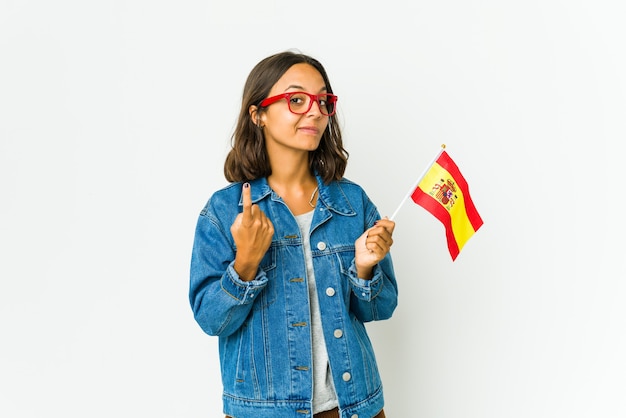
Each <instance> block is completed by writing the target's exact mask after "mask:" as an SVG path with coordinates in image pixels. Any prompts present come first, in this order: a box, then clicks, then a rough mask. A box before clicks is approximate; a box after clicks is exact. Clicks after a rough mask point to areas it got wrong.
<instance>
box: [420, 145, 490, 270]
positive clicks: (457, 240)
mask: <svg viewBox="0 0 626 418" xmlns="http://www.w3.org/2000/svg"><path fill="white" fill-rule="evenodd" d="M411 199H413V201H414V202H415V203H417V204H418V205H420V206H422V207H423V208H424V209H426V210H427V211H428V212H430V213H431V214H432V215H433V216H434V217H435V218H437V219H439V221H440V222H441V223H442V224H443V226H444V227H445V229H446V239H447V241H448V251H449V252H450V255H451V256H452V261H454V260H455V259H456V257H457V256H458V255H459V252H460V251H461V249H462V248H463V246H464V245H465V243H466V242H467V241H468V240H469V239H470V238H471V236H472V235H474V233H475V232H476V231H478V228H480V227H481V226H482V224H483V220H482V219H481V218H480V215H479V214H478V211H477V210H476V207H475V206H474V202H472V198H471V196H470V193H469V188H468V185H467V182H466V181H465V178H464V177H463V175H462V174H461V172H460V171H459V168H458V167H457V165H456V164H455V163H454V161H452V159H451V158H450V156H449V155H448V153H447V152H445V151H443V152H442V153H441V155H439V158H437V160H436V161H435V162H434V163H433V164H432V166H431V167H430V168H429V169H428V171H427V172H426V174H425V175H424V177H423V178H422V180H421V181H420V182H419V184H418V185H417V187H416V188H415V190H414V191H413V193H412V194H411Z"/></svg>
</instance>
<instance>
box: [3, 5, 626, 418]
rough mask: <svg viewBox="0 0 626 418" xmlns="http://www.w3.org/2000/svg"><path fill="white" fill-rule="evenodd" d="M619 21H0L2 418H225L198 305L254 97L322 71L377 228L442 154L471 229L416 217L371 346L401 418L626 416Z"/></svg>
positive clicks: (251, 11) (516, 15) (156, 11)
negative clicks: (198, 264)
mask: <svg viewBox="0 0 626 418" xmlns="http://www.w3.org/2000/svg"><path fill="white" fill-rule="evenodd" d="M625 12H626V7H625V6H624V2H622V1H620V0H615V1H610V0H594V1H591V0H589V1H584V0H569V1H559V0H542V1H524V2H522V1H506V2H502V1H495V0H476V1H471V2H469V1H462V0H446V1H438V2H432V1H428V2H426V1H397V0H391V1H387V2H383V3H381V2H373V1H372V2H367V1H326V0H322V1H318V2H313V3H311V2H307V3H300V2H294V1H287V0H273V1H265V2H262V1H233V2H227V1H220V2H214V1H184V0H181V1H176V2H174V1H169V2H167V1H158V0H156V1H155V0H152V1H147V0H117V1H100V2H86V1H79V0H76V1H69V0H60V1H54V2H47V1H41V0H40V1H36V0H31V1H28V0H20V1H17V0H14V1H11V0H2V1H0V202H1V204H0V257H1V259H0V335H1V343H0V416H2V417H11V418H21V417H49V416H64V417H111V416H115V417H168V418H169V417H220V416H221V398H220V392H221V384H220V377H219V371H218V357H217V351H216V350H217V339H216V338H213V337H209V336H206V335H204V334H203V333H202V331H201V330H200V328H199V327H198V326H197V325H196V324H195V322H194V320H193V317H192V315H191V309H190V308H189V305H188V301H187V286H188V266H189V259H190V251H191V244H192V239H193V230H194V226H195V222H196V218H197V215H198V213H199V211H200V209H201V208H202V206H203V205H204V203H205V201H206V199H207V198H208V196H209V195H210V194H211V193H212V192H213V191H214V190H215V189H217V188H219V187H221V186H223V185H224V184H225V180H224V178H223V176H222V167H223V159H224V156H225V154H226V151H227V147H228V145H229V138H230V135H231V133H232V130H233V126H234V123H235V120H236V117H237V112H238V105H239V100H240V95H241V91H242V88H243V83H244V80H245V77H246V76H247V74H248V72H249V71H250V70H251V68H252V67H253V66H254V64H256V63H257V62H258V61H259V60H260V59H262V58H264V57H265V56H267V55H269V54H272V53H275V52H279V51H282V50H285V49H288V48H298V49H299V50H301V51H302V52H305V53H308V54H311V55H313V56H315V57H317V58H318V59H320V60H321V61H322V63H324V65H325V66H326V69H327V70H328V72H329V75H330V77H331V81H332V83H333V87H334V90H335V92H336V93H337V94H338V95H339V96H340V107H339V111H340V114H341V120H342V123H343V128H344V135H345V142H346V146H347V148H348V150H349V151H350V163H349V166H348V167H349V168H348V172H347V177H348V178H350V179H352V180H355V181H357V182H358V183H360V184H361V185H363V186H364V187H365V189H366V190H367V191H368V193H369V194H370V196H371V197H372V199H373V200H374V201H375V202H376V203H377V205H378V207H379V209H380V211H381V212H382V213H383V214H387V215H390V214H391V213H392V212H393V211H394V209H395V208H396V207H397V205H398V204H399V203H400V201H401V199H402V198H403V197H404V195H405V194H406V192H407V191H408V188H409V187H410V186H411V184H412V183H413V181H414V180H415V178H416V177H417V175H418V174H419V173H420V172H421V171H422V170H423V169H424V166H425V164H427V163H428V161H430V159H431V158H432V157H433V156H434V154H435V153H436V152H437V150H438V148H439V146H440V144H442V143H445V144H447V146H448V152H449V153H450V155H451V156H452V158H453V159H454V160H455V161H456V162H457V164H458V165H459V167H460V169H461V171H462V172H463V174H464V175H465V177H466V179H467V180H468V182H469V185H470V190H471V192H472V196H473V198H474V202H475V204H476V206H477V208H478V210H479V212H480V214H481V215H482V217H483V219H484V221H485V224H484V226H483V227H482V229H480V230H479V231H478V233H477V234H476V235H475V236H474V237H473V238H472V239H471V240H470V241H469V242H468V244H467V245H466V247H465V248H464V249H463V251H462V252H461V254H460V256H459V258H458V259H457V261H456V262H454V263H453V262H452V261H451V260H450V256H449V254H448V252H447V248H446V244H445V238H444V231H443V227H442V226H441V224H439V222H438V221H437V220H436V219H435V218H434V217H432V216H431V215H429V214H428V213H427V212H426V211H425V210H423V209H422V208H420V207H419V206H416V205H414V204H412V203H411V202H408V203H407V204H406V205H405V206H404V207H403V208H402V210H401V212H400V213H399V215H398V217H397V218H396V221H397V228H396V234H395V244H394V247H393V250H392V255H393V257H394V260H395V266H396V272H397V276H398V282H399V286H400V304H399V307H398V310H397V311H396V315H395V316H394V317H393V318H392V319H391V320H388V321H384V322H380V323H376V324H371V325H370V326H369V330H370V334H371V337H372V339H373V342H374V346H375V348H376V351H377V354H378V360H379V363H380V364H379V365H380V368H381V372H382V375H383V380H384V382H385V392H386V400H387V406H386V411H387V415H388V416H390V417H391V418H407V417H408V418H413V417H428V418H502V417H506V418H527V417H546V418H548V417H549V418H553V417H603V418H606V417H624V416H626V396H625V394H626V355H625V354H624V353H626V304H624V300H626V285H625V279H626V269H625V267H624V263H623V261H622V257H623V255H622V253H623V250H624V243H623V240H622V238H623V236H624V235H625V234H626V226H625V222H624V216H623V215H622V213H623V210H624V209H623V204H624V201H625V200H624V192H623V191H622V190H621V186H622V185H621V183H622V182H623V181H624V178H625V174H626V173H625V169H624V164H623V162H622V158H621V156H620V155H619V153H618V150H622V149H623V144H622V143H623V141H624V139H625V138H626V124H625V122H624V120H625V115H626V81H625V78H624V74H626V57H625V53H624V51H625V49H624V43H623V39H626V27H625V26H624V16H625Z"/></svg>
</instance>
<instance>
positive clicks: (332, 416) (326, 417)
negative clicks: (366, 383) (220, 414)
mask: <svg viewBox="0 0 626 418" xmlns="http://www.w3.org/2000/svg"><path fill="white" fill-rule="evenodd" d="M314 417H315V418H339V409H337V408H335V409H331V410H330V411H324V412H320V413H318V414H315V415H314ZM226 418H232V417H229V416H228V415H226ZM372 418H385V411H380V412H379V413H378V415H376V416H375V417H372Z"/></svg>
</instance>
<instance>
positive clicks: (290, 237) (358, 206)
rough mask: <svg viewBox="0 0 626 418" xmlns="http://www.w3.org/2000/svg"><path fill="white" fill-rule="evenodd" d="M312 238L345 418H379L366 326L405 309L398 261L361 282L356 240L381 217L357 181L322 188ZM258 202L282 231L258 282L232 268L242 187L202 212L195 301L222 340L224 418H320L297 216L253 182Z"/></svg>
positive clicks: (223, 193)
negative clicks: (315, 413)
mask: <svg viewBox="0 0 626 418" xmlns="http://www.w3.org/2000/svg"><path fill="white" fill-rule="evenodd" d="M317 181H318V185H319V196H318V202H317V206H316V208H315V213H314V215H313V221H312V225H311V231H310V240H311V250H312V253H313V254H312V255H313V268H314V271H315V278H316V283H317V289H318V298H319V305H320V311H321V318H322V325H323V330H324V337H325V340H326V345H327V351H328V356H329V362H330V369H331V373H332V377H333V381H334V385H335V390H336V392H337V398H338V401H339V410H340V416H341V418H354V417H360V418H371V417H373V416H375V415H376V414H377V413H378V412H379V411H380V410H381V409H382V407H383V390H382V383H381V380H380V376H379V373H378V367H377V365H376V359H375V356H374V351H373V349H372V345H371V342H370V340H369V337H368V335H367V332H366V329H365V326H364V324H363V323H364V322H368V321H375V320H382V319H387V318H390V317H391V315H392V313H393V311H394V310H395V308H396V305H397V297H398V292H397V284H396V279H395V275H394V271H393V265H392V261H391V256H390V255H389V254H388V255H387V256H386V257H385V259H384V260H382V261H381V262H380V263H378V264H377V265H376V266H375V267H374V271H373V277H372V279H371V280H362V279H359V278H358V277H357V276H356V268H355V264H354V242H355V240H356V239H357V238H358V237H359V236H360V235H361V234H362V233H363V232H364V231H365V230H366V229H367V228H369V227H371V226H372V225H373V224H374V222H375V221H377V220H378V219H380V215H379V213H378V211H377V209H376V207H375V206H374V204H373V203H372V202H371V201H370V200H369V198H368V197H367V195H366V194H365V192H364V191H363V190H362V189H361V187H359V186H358V185H356V184H355V183H353V182H350V181H349V180H346V179H344V180H341V181H335V182H331V183H330V184H327V185H326V184H324V183H323V181H322V180H321V178H319V177H318V178H317ZM250 184H251V187H252V202H253V203H255V204H257V205H259V207H260V209H261V210H262V211H263V212H264V213H265V214H266V216H268V217H269V219H270V220H271V221H272V223H273V225H274V230H275V232H274V237H273V239H272V244H271V246H270V248H269V250H268V251H267V253H266V254H265V256H264V258H263V260H262V262H261V265H260V267H259V270H258V272H257V275H256V277H255V279H254V280H252V281H250V282H244V281H242V280H241V279H240V278H239V277H238V275H237V273H236V272H235V270H234V268H233V260H234V259H235V252H236V247H235V243H234V241H233V237H232V235H231V233H230V227H231V225H232V223H233V222H234V220H235V217H236V216H237V214H238V213H239V212H241V210H242V207H243V206H242V200H241V188H242V184H241V183H233V184H231V185H229V186H227V187H225V188H224V189H222V190H220V191H217V192H216V193H215V194H214V195H213V196H212V197H211V198H210V199H209V201H208V203H207V204H206V206H205V207H204V209H203V210H202V212H201V213H200V216H199V219H198V223H197V227H196V232H195V239H194V245H193V253H192V260H191V280H190V290H189V298H190V303H191V307H192V310H193V313H194V316H195V319H196V321H197V322H198V324H199V325H200V327H201V328H202V329H203V330H204V331H205V332H206V333H207V334H209V335H217V336H219V350H220V364H221V372H222V383H223V388H224V393H223V401H224V412H225V413H226V414H228V415H231V416H233V417H236V418H251V417H254V418H290V417H294V418H295V417H297V418H305V417H311V416H312V399H311V397H312V393H313V387H312V385H313V376H312V374H313V368H312V347H311V330H310V327H309V323H310V307H309V293H308V288H307V282H306V263H305V257H304V253H303V248H304V247H303V241H302V237H301V236H300V231H299V229H298V224H297V223H296V220H295V218H294V216H293V215H292V213H291V211H290V210H289V208H288V207H287V205H285V204H284V203H283V201H282V200H281V198H280V197H279V196H278V195H276V194H275V193H274V192H273V191H272V189H271V188H270V187H269V185H268V184H267V180H266V179H258V180H255V181H253V182H251V183H250Z"/></svg>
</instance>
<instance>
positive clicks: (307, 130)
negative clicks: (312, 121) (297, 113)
mask: <svg viewBox="0 0 626 418" xmlns="http://www.w3.org/2000/svg"><path fill="white" fill-rule="evenodd" d="M298 130H299V131H300V132H304V133H307V134H310V135H319V133H320V130H319V129H318V128H316V127H315V126H301V127H300V128H298Z"/></svg>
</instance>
